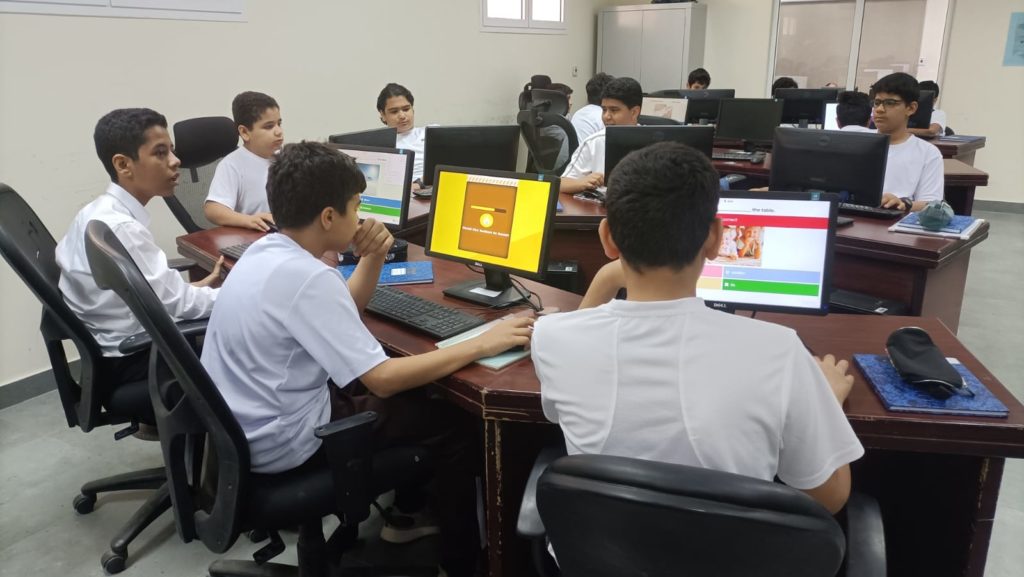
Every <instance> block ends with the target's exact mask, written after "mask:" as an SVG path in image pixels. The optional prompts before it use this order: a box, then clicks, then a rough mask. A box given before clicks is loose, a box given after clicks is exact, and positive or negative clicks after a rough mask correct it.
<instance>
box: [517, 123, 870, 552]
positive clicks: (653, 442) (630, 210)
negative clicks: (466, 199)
mask: <svg viewBox="0 0 1024 577" xmlns="http://www.w3.org/2000/svg"><path fill="white" fill-rule="evenodd" d="M718 190H719V182H718V173H717V171H716V170H715V169H714V167H713V166H712V165H711V162H710V161H709V160H708V159H707V158H706V157H705V156H704V155H703V154H701V153H700V152H698V151H696V150H694V149H692V148H690V147H687V146H685V145H682V144H678V143H670V142H662V143H657V144H653V145H651V146H648V147H646V148H643V149H641V150H638V151H634V152H631V153H630V154H629V155H627V156H626V157H625V158H624V159H623V160H622V161H621V162H620V163H619V164H618V165H617V166H616V168H615V173H614V174H613V175H612V177H611V179H610V181H609V183H608V192H607V209H608V216H607V218H606V219H604V220H603V221H601V224H600V225H599V228H598V234H599V236H600V238H601V244H602V246H603V247H604V250H605V254H606V255H607V256H608V257H609V258H611V259H616V260H614V261H613V262H611V263H609V264H607V265H605V266H604V267H603V268H601V269H600V271H599V272H598V275H597V277H596V278H595V279H594V281H593V283H592V284H591V286H590V289H589V290H588V291H587V294H586V296H585V297H584V299H583V302H582V303H581V305H580V310H577V311H574V312H569V313H562V314H554V315H548V316H544V317H541V318H540V319H539V320H538V321H537V324H536V325H535V326H534V335H533V344H532V347H531V351H532V356H533V363H534V368H535V370H536V372H537V376H538V378H539V379H540V383H541V404H542V407H543V410H544V415H545V416H546V417H547V418H548V420H550V421H552V422H554V423H557V424H558V425H559V426H560V427H561V429H562V432H563V434H564V437H565V443H566V449H567V450H568V452H569V453H570V454H579V453H591V454H605V455H617V456H628V457H633V458H640V459H648V460H652V461H663V462H669V463H677V464H684V465H690V466H700V467H707V468H709V469H716V470H720V471H727V472H730V473H738V474H742V475H748V476H751V477H756V478H759V479H763V480H765V481H771V480H772V479H774V478H775V477H776V476H777V477H779V478H780V479H781V480H782V481H783V482H785V483H786V484H788V485H790V486H792V487H795V488H797V489H800V490H802V491H804V492H805V493H807V494H808V495H810V496H811V497H812V498H814V499H815V500H817V501H818V502H819V503H821V504H822V505H823V506H825V507H826V508H827V509H828V510H829V511H831V512H833V513H835V512H837V511H839V510H840V509H842V507H843V505H844V504H845V503H846V500H847V498H848V496H849V491H850V468H849V463H850V462H852V461H854V460H856V459H858V458H860V457H861V456H862V455H863V453H864V449H863V447H862V446H861V444H860V442H859V441H858V440H857V437H856V435H854V433H853V430H852V428H851V427H850V424H849V422H848V421H847V419H846V417H845V415H844V414H843V410H842V403H843V402H844V401H845V399H846V397H847V395H849V392H850V388H851V386H852V385H853V377H852V376H850V375H848V374H847V366H848V365H847V362H846V361H839V362H836V361H835V359H834V358H833V357H832V356H831V355H826V356H825V358H824V360H816V359H815V358H814V357H812V356H811V355H810V354H809V353H808V352H807V350H806V349H805V348H804V345H803V343H802V342H801V341H800V338H799V337H798V336H797V334H796V332H795V331H793V330H792V329H789V328H786V327H782V326H779V325H775V324H771V323H767V322H763V321H758V320H754V319H750V318H746V317H743V316H739V315H731V314H728V313H724V312H721V311H716V310H712V309H710V308H708V307H707V306H705V304H704V302H703V300H701V299H700V298H697V297H696V288H697V281H698V279H699V278H700V275H701V271H702V269H703V267H704V263H705V262H706V260H708V259H714V258H715V257H717V256H718V251H719V248H720V246H721V244H722V238H723V235H722V223H721V221H720V220H719V219H717V218H716V211H717V205H718ZM621 288H626V289H627V293H626V294H627V297H626V299H625V300H617V299H614V295H615V294H616V292H617V291H618V290H619V289H621ZM738 351H739V353H738ZM737 354H741V355H742V361H741V362H737V356H736V355H737ZM723 415H727V418H723ZM556 553H557V551H556Z"/></svg>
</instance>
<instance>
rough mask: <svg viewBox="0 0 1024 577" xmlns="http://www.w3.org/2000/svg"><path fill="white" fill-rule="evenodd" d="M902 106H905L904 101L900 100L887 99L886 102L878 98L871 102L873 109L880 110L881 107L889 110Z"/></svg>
mask: <svg viewBox="0 0 1024 577" xmlns="http://www.w3.org/2000/svg"><path fill="white" fill-rule="evenodd" d="M900 104H903V101H902V100H900V99H899V98H886V99H885V100H881V99H878V98H876V99H874V100H873V101H872V102H871V105H872V107H874V108H878V107H879V106H881V107H882V110H888V109H890V108H892V107H893V106H899V105H900Z"/></svg>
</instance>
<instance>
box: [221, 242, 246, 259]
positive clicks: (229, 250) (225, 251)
mask: <svg viewBox="0 0 1024 577" xmlns="http://www.w3.org/2000/svg"><path fill="white" fill-rule="evenodd" d="M252 242H253V241H249V242H243V243H240V244H233V245H231V246H226V247H224V248H222V249H220V253H221V254H222V255H224V256H226V257H228V258H232V259H235V260H238V259H240V258H242V253H244V252H245V249H247V248H249V245H251V244H252Z"/></svg>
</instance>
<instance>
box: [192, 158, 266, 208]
mask: <svg viewBox="0 0 1024 577" xmlns="http://www.w3.org/2000/svg"><path fill="white" fill-rule="evenodd" d="M269 169H270V159H268V158H263V157H262V156H259V155H257V154H255V153H253V152H251V151H250V150H249V149H248V148H246V147H244V146H239V147H238V148H236V149H235V151H234V152H232V153H231V154H229V155H227V156H225V157H224V159H223V160H221V161H220V164H218V165H217V171H216V172H214V173H213V181H212V182H210V192H209V194H207V195H206V202H216V203H218V204H223V205H224V206H226V207H228V208H230V209H231V210H233V211H235V212H238V213H241V214H256V213H258V212H270V204H268V203H267V170H269Z"/></svg>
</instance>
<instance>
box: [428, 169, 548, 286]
mask: <svg viewBox="0 0 1024 577" xmlns="http://www.w3.org/2000/svg"><path fill="white" fill-rule="evenodd" d="M550 198H551V182H546V181H544V182H542V181H534V180H518V179H514V178H499V177H491V176H482V175H473V174H462V173H458V172H447V171H442V172H441V176H440V178H439V180H438V182H436V183H434V213H433V226H432V228H431V232H430V250H431V252H435V253H440V254H445V255H448V256H453V257H456V258H463V259H467V260H472V261H477V262H481V263H486V264H494V265H498V266H502V267H506V268H512V269H517V270H522V271H529V272H533V273H536V272H539V269H540V261H541V248H542V246H541V245H542V242H543V240H544V225H545V220H546V219H547V218H548V207H549V202H550Z"/></svg>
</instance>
